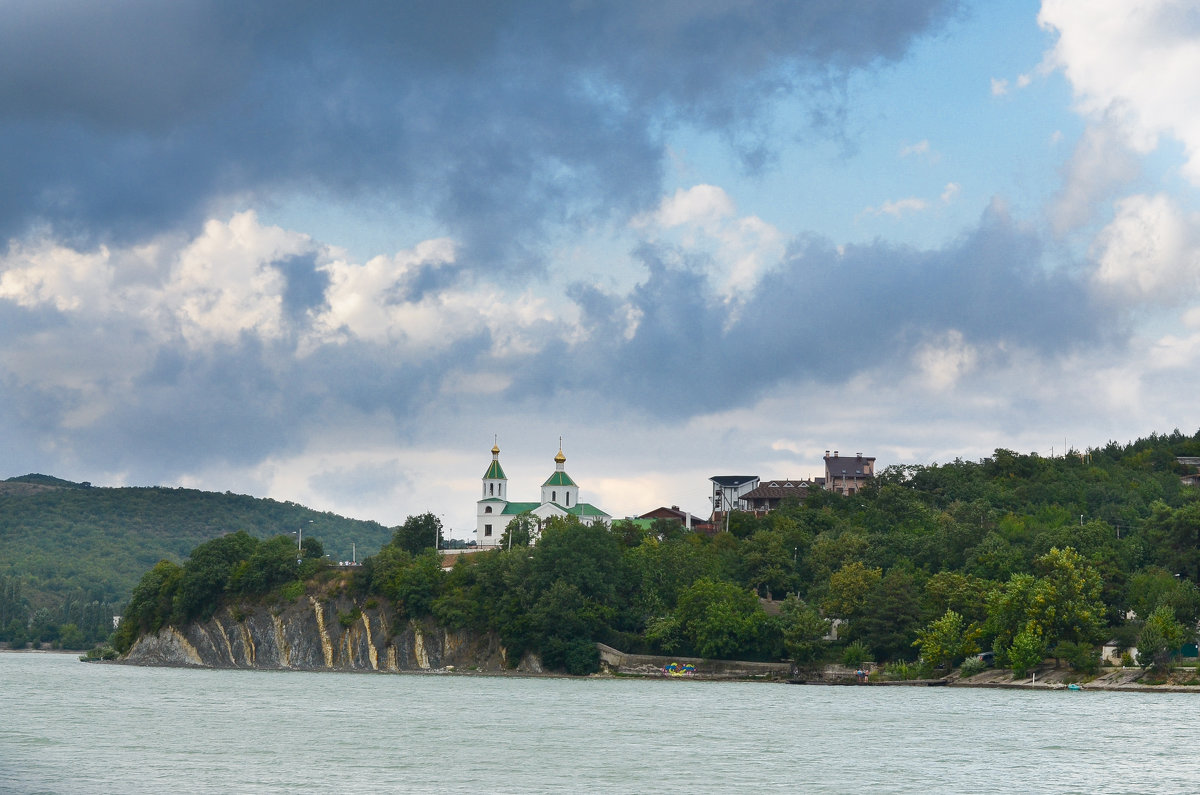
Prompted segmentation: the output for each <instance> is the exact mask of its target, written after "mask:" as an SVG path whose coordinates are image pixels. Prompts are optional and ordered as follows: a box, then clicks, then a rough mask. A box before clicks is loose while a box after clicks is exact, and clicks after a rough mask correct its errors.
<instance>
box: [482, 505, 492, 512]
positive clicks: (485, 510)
mask: <svg viewBox="0 0 1200 795" xmlns="http://www.w3.org/2000/svg"><path fill="white" fill-rule="evenodd" d="M483 512H484V513H491V512H492V506H490V505H489V506H487V507H486V508H484V509H483Z"/></svg>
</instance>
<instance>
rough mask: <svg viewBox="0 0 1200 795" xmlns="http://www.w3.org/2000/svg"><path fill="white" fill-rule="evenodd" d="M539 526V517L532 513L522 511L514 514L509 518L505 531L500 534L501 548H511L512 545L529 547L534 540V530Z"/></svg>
mask: <svg viewBox="0 0 1200 795" xmlns="http://www.w3.org/2000/svg"><path fill="white" fill-rule="evenodd" d="M536 528H537V519H535V518H534V516H533V514H531V513H528V512H526V513H522V514H518V515H516V516H514V517H513V518H512V519H511V520H509V522H508V524H507V525H505V527H504V533H503V534H501V536H500V547H501V549H511V548H512V547H527V546H529V545H530V544H531V543H532V542H533V540H534V539H533V536H534V532H535V530H536Z"/></svg>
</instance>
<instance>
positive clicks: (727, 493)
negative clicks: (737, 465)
mask: <svg viewBox="0 0 1200 795" xmlns="http://www.w3.org/2000/svg"><path fill="white" fill-rule="evenodd" d="M708 480H709V482H710V483H712V497H710V498H709V499H711V500H712V506H713V511H712V518H711V519H710V520H709V521H711V522H712V524H713V526H714V527H715V528H722V529H724V528H725V526H726V525H727V524H728V517H729V512H730V511H744V510H746V504H745V502H743V501H742V495H743V494H746V493H747V492H751V491H754V490H755V489H756V488H758V475H713V476H712V477H711V478H709V479H708Z"/></svg>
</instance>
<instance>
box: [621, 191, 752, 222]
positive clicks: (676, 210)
mask: <svg viewBox="0 0 1200 795" xmlns="http://www.w3.org/2000/svg"><path fill="white" fill-rule="evenodd" d="M735 212H736V210H735V208H734V204H733V200H732V199H731V198H729V194H727V193H726V192H725V191H724V190H722V189H721V188H719V187H717V186H716V185H696V186H694V187H691V188H687V189H684V188H680V189H678V190H677V191H675V195H674V196H668V197H666V198H664V199H663V200H662V202H661V203H660V204H659V206H658V210H656V211H655V212H653V213H651V214H650V215H649V216H642V217H640V218H638V219H635V220H634V225H635V226H644V225H646V224H648V223H654V224H656V225H658V226H660V227H662V228H664V229H672V228H674V227H677V226H685V225H688V226H710V225H712V224H715V223H717V222H719V221H721V220H723V219H725V218H730V217H732V216H733V215H734V214H735Z"/></svg>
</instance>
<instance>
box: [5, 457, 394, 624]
mask: <svg viewBox="0 0 1200 795" xmlns="http://www.w3.org/2000/svg"><path fill="white" fill-rule="evenodd" d="M301 527H303V528H304V537H305V538H306V539H308V538H312V539H315V540H318V541H320V542H321V544H322V545H323V546H324V551H325V552H326V553H327V554H328V555H329V556H330V557H331V558H332V559H334V560H349V559H350V557H351V554H352V552H351V549H352V546H351V545H352V544H353V545H354V547H355V548H356V549H357V555H358V558H359V559H360V560H361V559H362V558H363V557H365V556H367V555H370V554H373V553H375V552H376V551H378V550H379V548H380V547H381V546H382V545H383V544H384V543H386V542H387V541H388V539H390V538H391V530H389V529H388V528H386V527H384V526H383V525H381V524H379V523H378V522H369V521H360V520H356V519H347V518H345V517H342V516H337V515H335V514H332V513H322V512H319V511H313V510H310V509H308V508H305V507H303V506H301V505H297V504H295V503H291V502H279V501H277V500H271V499H260V498H255V497H249V496H246V495H242V494H232V493H229V492H226V493H224V494H218V493H214V492H205V491H198V490H195V489H176V488H162V487H146V488H99V487H93V486H91V485H90V484H87V483H72V482H70V481H66V480H61V479H58V478H53V477H49V476H46V475H25V476H22V477H17V478H10V479H8V480H5V481H2V482H0V632H3V631H5V630H7V629H8V627H9V625H10V624H11V623H12V622H13V621H14V620H20V618H21V617H22V616H24V617H25V619H26V621H27V622H28V623H29V624H34V625H36V624H38V623H43V624H44V623H54V624H60V623H67V622H70V623H75V624H83V623H86V624H90V625H94V626H95V629H94V632H96V633H98V632H100V631H101V629H102V627H103V625H104V623H105V622H107V624H108V627H111V618H107V617H105V616H104V615H102V614H107V616H109V617H111V615H112V614H113V613H119V612H120V609H121V607H122V606H123V605H124V603H125V602H126V601H128V599H129V595H130V593H131V591H132V590H133V587H134V586H135V585H136V584H137V582H138V579H139V578H140V577H141V576H142V574H144V573H145V571H146V570H147V569H149V568H150V567H152V566H153V565H154V564H155V563H157V562H158V561H159V560H163V559H167V560H172V561H176V562H180V561H182V560H183V559H184V558H186V557H187V555H188V553H189V552H190V551H191V550H192V549H193V548H194V547H196V546H197V545H198V544H200V543H202V542H204V541H206V540H209V539H212V538H216V537H218V536H221V535H223V534H225V533H229V532H234V531H237V530H245V531H246V532H247V533H249V534H250V535H252V536H255V537H257V538H269V537H271V536H274V535H279V534H289V533H293V532H295V531H296V530H297V529H298V528H301ZM39 612H41V615H40V616H38V613H39ZM104 633H105V634H107V630H104ZM84 634H85V635H87V636H89V637H90V635H91V634H93V633H92V632H88V631H86V630H85V632H84ZM100 637H103V635H100Z"/></svg>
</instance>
